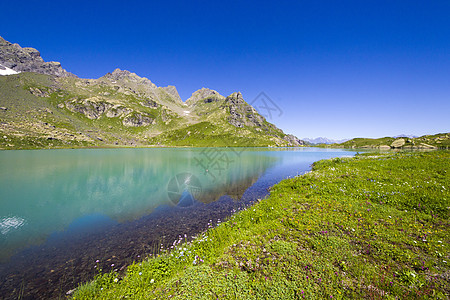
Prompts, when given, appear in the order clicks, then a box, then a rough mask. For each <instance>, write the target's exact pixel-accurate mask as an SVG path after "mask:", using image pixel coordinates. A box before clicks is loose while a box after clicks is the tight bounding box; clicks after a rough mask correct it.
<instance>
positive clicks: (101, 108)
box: [66, 99, 112, 120]
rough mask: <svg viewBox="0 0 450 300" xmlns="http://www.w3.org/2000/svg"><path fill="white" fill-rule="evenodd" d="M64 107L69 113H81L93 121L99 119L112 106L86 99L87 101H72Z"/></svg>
mask: <svg viewBox="0 0 450 300" xmlns="http://www.w3.org/2000/svg"><path fill="white" fill-rule="evenodd" d="M66 107H67V109H68V110H70V111H73V112H78V113H82V114H83V115H85V116H86V117H88V118H89V119H91V120H95V119H98V118H100V117H101V116H102V114H103V113H105V112H106V111H107V110H108V109H109V108H111V107H112V104H110V103H106V102H102V101H93V100H89V99H87V100H72V101H69V102H66Z"/></svg>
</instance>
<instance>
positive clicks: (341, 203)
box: [73, 151, 450, 299]
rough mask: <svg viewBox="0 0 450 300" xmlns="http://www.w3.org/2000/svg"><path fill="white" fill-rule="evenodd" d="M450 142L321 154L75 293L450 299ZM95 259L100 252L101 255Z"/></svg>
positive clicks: (98, 295) (161, 296)
mask: <svg viewBox="0 0 450 300" xmlns="http://www.w3.org/2000/svg"><path fill="white" fill-rule="evenodd" d="M449 170H450V152H448V151H434V152H429V153H384V154H374V153H369V154H363V155H358V156H356V157H355V158H336V159H332V160H325V161H320V162H317V163H315V164H314V167H313V171H312V172H309V173H307V174H305V175H303V176H299V177H295V178H292V179H287V180H284V181H282V182H281V183H280V184H277V185H276V186H274V187H273V189H272V191H271V194H270V196H269V197H268V198H267V199H264V200H261V201H259V202H258V203H257V204H255V205H254V206H251V207H249V208H247V209H246V210H243V211H240V212H238V213H236V214H235V215H234V216H232V217H231V218H230V219H229V220H228V221H226V222H224V223H222V224H220V225H218V226H216V227H214V228H211V229H209V230H208V231H206V232H204V233H203V234H201V235H200V236H198V237H197V238H196V239H194V240H193V241H192V242H185V243H184V244H181V243H180V241H181V239H180V240H178V241H175V242H174V246H175V247H174V249H173V250H172V251H162V252H161V253H160V255H158V257H155V258H148V259H146V260H144V261H142V262H135V263H133V264H132V265H131V266H129V267H128V270H127V271H126V273H125V274H119V273H116V272H109V273H103V274H102V273H100V274H99V275H98V276H97V277H96V279H95V280H94V281H92V282H91V283H88V284H86V285H83V286H80V287H79V288H78V289H77V291H76V292H75V295H74V297H73V298H74V299H155V298H156V299H167V298H169V297H171V298H175V299H217V298H220V299H222V298H225V299H296V298H303V297H304V298H322V299H324V298H335V299H347V298H363V297H364V298H388V299H395V298H397V299H424V298H425V299H426V298H433V299H448V297H449V294H450V284H449V279H448V274H449V272H450V268H449V266H448V262H449V253H450V246H449V242H450V240H449V237H450V232H449V228H450V226H449V225H450V223H449V210H450V207H449V206H450V203H449V199H450V194H449V188H450V174H449ZM93 264H95V262H93Z"/></svg>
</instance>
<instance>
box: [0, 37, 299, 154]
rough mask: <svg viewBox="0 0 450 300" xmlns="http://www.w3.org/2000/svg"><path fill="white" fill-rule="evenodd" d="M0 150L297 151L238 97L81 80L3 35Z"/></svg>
mask: <svg viewBox="0 0 450 300" xmlns="http://www.w3.org/2000/svg"><path fill="white" fill-rule="evenodd" d="M0 75H4V76H0V88H1V93H0V149H30V148H31V149H32V148H58V147H61V148H72V147H111V146H236V147H237V146H266V147H267V146H275V147H276V146H302V145H304V144H305V143H304V141H302V140H300V139H298V138H297V137H295V136H293V135H290V134H285V133H284V132H283V131H282V130H281V129H279V128H277V127H276V126H275V125H273V124H271V123H269V122H268V121H267V120H266V119H265V118H264V117H263V116H261V115H260V114H259V113H258V112H257V111H256V110H255V109H254V108H253V107H252V106H251V105H249V104H248V103H247V102H245V100H244V99H243V96H242V94H241V93H240V92H236V93H233V94H231V95H229V96H227V97H225V96H222V95H220V94H219V93H218V92H216V91H214V90H211V89H208V88H202V89H200V90H198V91H196V92H194V93H193V94H192V96H191V97H190V98H189V99H188V100H187V101H186V102H183V101H182V100H181V98H180V96H179V95H178V92H177V89H176V88H175V87H174V86H167V87H158V86H156V85H155V84H153V83H152V82H151V81H150V80H149V79H147V78H143V77H140V76H138V75H136V74H134V73H131V72H129V71H126V70H120V69H116V70H114V72H112V73H107V74H106V75H104V76H103V77H100V78H98V79H81V78H78V77H77V76H76V75H74V74H72V73H70V72H67V71H66V70H64V69H63V68H62V66H61V64H60V63H58V62H45V61H44V60H43V59H42V58H41V56H40V53H39V51H37V50H36V49H33V48H22V47H20V46H19V45H18V44H12V43H10V42H8V41H6V40H4V39H3V38H1V37H0Z"/></svg>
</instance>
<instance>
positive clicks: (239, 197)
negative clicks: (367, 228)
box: [0, 148, 354, 299]
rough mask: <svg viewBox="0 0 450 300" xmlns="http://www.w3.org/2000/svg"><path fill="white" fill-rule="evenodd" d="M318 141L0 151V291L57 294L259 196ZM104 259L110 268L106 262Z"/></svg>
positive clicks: (303, 167) (326, 153)
mask: <svg viewBox="0 0 450 300" xmlns="http://www.w3.org/2000/svg"><path fill="white" fill-rule="evenodd" d="M353 154H354V152H352V151H346V150H341V149H321V148H298V149H294V148H281V149H280V148H174V149H79V150H33V151H0V298H1V299H17V298H19V297H20V298H21V299H39V298H42V299H49V298H58V297H63V296H65V294H66V292H67V291H68V290H70V289H73V288H75V287H76V286H77V285H78V283H80V282H84V281H87V280H89V279H91V278H92V277H93V276H94V275H95V274H96V272H97V269H96V267H95V266H96V265H97V264H96V263H95V262H96V260H99V261H100V263H99V264H98V265H99V267H101V268H103V269H104V270H109V269H118V270H123V269H124V268H125V267H126V266H127V265H128V264H130V263H131V262H132V261H135V260H140V259H143V258H144V257H147V256H151V255H155V254H157V253H158V251H160V249H161V246H162V247H163V248H164V247H168V246H169V245H171V244H172V243H173V241H174V240H175V239H177V238H179V236H182V237H186V240H189V239H190V238H191V237H192V236H193V235H196V234H198V233H199V232H201V231H203V230H205V229H207V228H208V226H211V225H214V224H217V222H220V221H221V220H224V219H225V218H226V217H227V216H229V215H230V214H232V213H233V212H234V211H237V210H239V209H242V208H244V207H246V206H248V205H251V204H252V203H253V202H254V201H256V200H257V199H261V198H263V197H265V196H266V195H267V194H268V189H269V187H270V186H272V185H273V184H275V183H277V182H279V181H280V180H282V179H284V178H287V177H291V176H296V175H300V174H303V173H305V172H306V171H308V170H310V165H311V164H312V163H313V162H314V161H317V160H320V159H325V158H331V157H340V156H352V155H353ZM112 265H113V266H112Z"/></svg>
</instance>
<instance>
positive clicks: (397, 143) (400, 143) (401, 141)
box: [391, 139, 406, 148]
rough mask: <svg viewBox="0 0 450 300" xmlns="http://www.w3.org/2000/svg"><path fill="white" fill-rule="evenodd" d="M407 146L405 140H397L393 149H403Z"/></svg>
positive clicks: (392, 145) (393, 144)
mask: <svg viewBox="0 0 450 300" xmlns="http://www.w3.org/2000/svg"><path fill="white" fill-rule="evenodd" d="M405 144H406V141H405V139H396V140H395V141H393V142H392V144H391V148H401V147H403V145H405Z"/></svg>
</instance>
